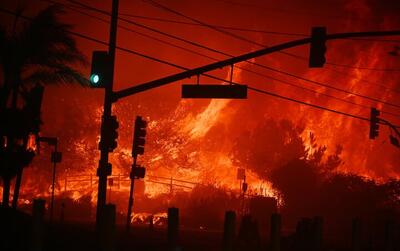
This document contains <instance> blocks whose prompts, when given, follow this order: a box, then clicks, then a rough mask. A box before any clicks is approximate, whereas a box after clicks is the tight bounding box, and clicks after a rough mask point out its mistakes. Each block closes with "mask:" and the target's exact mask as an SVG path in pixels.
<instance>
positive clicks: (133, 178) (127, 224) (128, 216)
mask: <svg viewBox="0 0 400 251" xmlns="http://www.w3.org/2000/svg"><path fill="white" fill-rule="evenodd" d="M136 161H137V155H135V156H133V165H132V169H131V174H130V179H131V188H130V190H129V201H128V214H127V216H126V231H127V232H129V229H130V226H131V214H132V206H133V189H134V187H135V177H132V176H133V175H132V174H133V171H134V170H133V169H134V168H136Z"/></svg>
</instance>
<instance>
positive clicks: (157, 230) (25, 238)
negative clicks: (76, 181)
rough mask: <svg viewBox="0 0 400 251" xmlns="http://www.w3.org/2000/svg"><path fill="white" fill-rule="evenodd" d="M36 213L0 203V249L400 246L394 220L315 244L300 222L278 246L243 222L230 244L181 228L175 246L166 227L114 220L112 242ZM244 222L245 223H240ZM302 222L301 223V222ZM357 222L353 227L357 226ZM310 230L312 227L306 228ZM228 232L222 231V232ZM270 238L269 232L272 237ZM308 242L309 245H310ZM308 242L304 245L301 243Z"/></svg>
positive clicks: (274, 250)
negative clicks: (376, 232)
mask: <svg viewBox="0 0 400 251" xmlns="http://www.w3.org/2000/svg"><path fill="white" fill-rule="evenodd" d="M35 221H36V219H35V217H32V216H31V215H28V214H25V213H22V212H19V211H15V210H12V209H9V208H7V209H4V208H2V207H0V229H1V230H0V251H9V250H10V251H11V250H12V251H14V250H15V251H17V250H18V251H20V250H21V251H23V250H35V251H36V250H37V251H39V250H40V251H50V250H59V251H64V250H65V251H67V250H68V251H71V250H77V251H80V250H85V251H91V250H96V251H97V250H110V251H111V250H116V251H125V250H137V251H142V250H143V251H150V250H154V251H157V250H160V251H161V250H193V251H197V250H199V251H200V250H206V251H214V250H223V251H228V250H229V251H245V250H246V251H247V250H249V251H253V250H254V251H261V250H263V251H264V250H265V251H268V250H270V251H375V250H376V251H400V236H399V233H400V231H399V230H400V229H399V225H397V224H396V226H395V227H394V229H395V231H392V232H391V233H390V235H386V237H385V238H386V240H384V242H381V243H379V242H376V241H374V242H371V241H368V240H365V239H364V240H363V239H361V238H359V239H358V240H357V238H358V237H357V236H356V235H357V233H356V232H355V231H356V229H353V233H352V235H350V236H349V237H350V238H348V239H347V240H346V241H344V242H343V241H338V240H337V239H334V238H333V239H332V238H329V237H324V240H323V242H322V240H321V245H319V246H315V245H313V243H305V242H307V236H306V235H307V231H309V230H307V229H305V228H304V226H305V225H304V226H303V229H301V228H302V226H301V224H300V225H298V229H296V230H294V232H293V233H284V234H282V236H281V237H280V238H279V246H275V247H273V246H271V240H270V237H269V235H268V234H266V233H264V234H261V235H259V234H258V233H256V232H252V230H250V231H249V232H247V233H243V229H242V226H237V227H236V231H234V232H236V233H234V236H235V237H234V239H233V240H232V242H231V245H229V246H225V247H224V245H223V243H224V234H225V233H224V231H223V227H222V228H221V230H220V231H210V230H207V231H205V230H201V229H189V228H185V227H184V226H180V227H179V234H178V235H177V236H178V237H177V241H176V243H175V245H174V248H172V247H171V245H170V243H169V241H168V228H167V226H161V227H160V226H158V227H149V225H143V226H133V227H132V228H131V229H130V232H129V233H127V231H126V229H125V226H123V225H116V227H115V232H114V233H115V235H114V238H111V239H112V241H111V242H109V241H105V239H107V238H108V237H109V236H110V234H109V233H111V232H107V234H106V237H102V238H99V237H97V235H96V231H95V225H94V223H83V222H74V223H73V222H64V223H61V222H59V221H58V222H56V223H53V224H50V223H49V222H48V221H44V222H42V224H39V226H38V224H37V223H38V222H35ZM241 225H243V224H241ZM299 226H300V227H299ZM356 227H357V226H356ZM309 233H310V232H309ZM225 236H226V235H225ZM271 237H272V236H271ZM99 243H106V244H107V245H108V247H104V245H103V246H102V247H99ZM310 244H311V245H310ZM305 247H308V248H305Z"/></svg>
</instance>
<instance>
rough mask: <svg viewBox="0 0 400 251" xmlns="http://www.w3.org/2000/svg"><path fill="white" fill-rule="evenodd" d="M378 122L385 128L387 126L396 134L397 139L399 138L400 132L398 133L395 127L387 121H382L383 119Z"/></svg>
mask: <svg viewBox="0 0 400 251" xmlns="http://www.w3.org/2000/svg"><path fill="white" fill-rule="evenodd" d="M379 122H380V123H381V124H384V125H387V126H389V127H390V128H392V129H393V131H394V132H395V133H396V134H397V137H399V138H400V132H399V129H398V127H397V126H394V125H393V124H392V123H390V122H389V121H387V120H384V119H379Z"/></svg>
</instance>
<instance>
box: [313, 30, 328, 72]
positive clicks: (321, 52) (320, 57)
mask: <svg viewBox="0 0 400 251" xmlns="http://www.w3.org/2000/svg"><path fill="white" fill-rule="evenodd" d="M325 43H326V27H313V28H312V30H311V44H310V57H309V67H310V68H320V67H323V66H324V64H325V62H326V59H325V52H326V45H325Z"/></svg>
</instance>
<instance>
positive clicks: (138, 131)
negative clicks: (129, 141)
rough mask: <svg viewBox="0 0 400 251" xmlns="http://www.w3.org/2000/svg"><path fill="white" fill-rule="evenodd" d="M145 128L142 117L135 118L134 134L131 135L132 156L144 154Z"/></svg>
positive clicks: (145, 123) (145, 124)
mask: <svg viewBox="0 0 400 251" xmlns="http://www.w3.org/2000/svg"><path fill="white" fill-rule="evenodd" d="M146 127H147V122H146V121H145V120H143V119H142V117H140V116H137V117H136V120H135V132H134V135H133V145H132V156H137V155H141V154H143V153H144V145H145V144H146V139H145V138H146Z"/></svg>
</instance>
